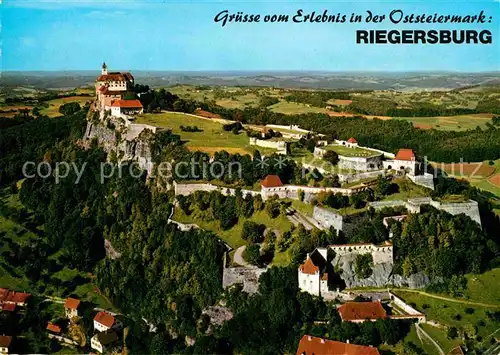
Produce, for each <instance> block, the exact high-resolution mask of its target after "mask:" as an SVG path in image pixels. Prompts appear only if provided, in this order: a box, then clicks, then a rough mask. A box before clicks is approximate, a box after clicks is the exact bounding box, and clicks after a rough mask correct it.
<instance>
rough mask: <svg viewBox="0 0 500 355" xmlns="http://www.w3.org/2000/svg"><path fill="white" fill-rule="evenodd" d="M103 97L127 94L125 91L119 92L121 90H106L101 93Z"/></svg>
mask: <svg viewBox="0 0 500 355" xmlns="http://www.w3.org/2000/svg"><path fill="white" fill-rule="evenodd" d="M101 94H102V95H123V94H125V91H119V90H109V88H105V89H104V90H102V91H101Z"/></svg>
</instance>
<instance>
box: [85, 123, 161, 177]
mask: <svg viewBox="0 0 500 355" xmlns="http://www.w3.org/2000/svg"><path fill="white" fill-rule="evenodd" d="M128 130H129V127H127V126H125V125H123V124H121V123H120V122H119V121H116V120H112V119H105V120H103V121H98V120H89V121H88V122H87V129H86V131H85V136H84V138H83V140H84V141H91V140H92V139H94V138H95V139H97V141H98V143H99V145H100V146H101V147H102V148H103V149H104V151H106V152H107V153H111V152H114V153H115V154H116V156H117V158H118V161H119V162H124V161H135V162H137V163H138V165H139V167H140V168H141V169H144V170H147V171H148V174H150V173H151V171H152V169H153V162H152V153H151V144H150V139H151V137H152V135H153V133H152V132H150V131H149V130H147V129H145V130H143V131H142V132H141V133H140V134H138V135H135V137H134V138H130V136H129V135H127V132H128Z"/></svg>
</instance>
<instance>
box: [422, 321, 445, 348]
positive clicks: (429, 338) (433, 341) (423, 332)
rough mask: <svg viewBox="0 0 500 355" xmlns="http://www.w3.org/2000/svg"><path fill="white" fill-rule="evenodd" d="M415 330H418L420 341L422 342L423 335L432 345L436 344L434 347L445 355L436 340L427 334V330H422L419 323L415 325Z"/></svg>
mask: <svg viewBox="0 0 500 355" xmlns="http://www.w3.org/2000/svg"><path fill="white" fill-rule="evenodd" d="M415 328H416V329H417V335H418V338H419V339H420V341H422V335H423V336H424V337H425V338H427V339H428V340H429V341H430V342H431V343H432V344H434V346H435V347H436V348H437V349H438V351H439V354H440V355H445V354H444V351H443V349H441V347H440V346H439V344H438V343H436V341H435V340H434V339H432V338H431V336H430V335H429V334H427V333H426V332H425V330H423V329H422V328H420V325H419V324H418V323H417V324H415Z"/></svg>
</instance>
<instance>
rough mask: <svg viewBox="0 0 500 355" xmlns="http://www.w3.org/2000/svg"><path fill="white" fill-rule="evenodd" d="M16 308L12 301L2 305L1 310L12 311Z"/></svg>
mask: <svg viewBox="0 0 500 355" xmlns="http://www.w3.org/2000/svg"><path fill="white" fill-rule="evenodd" d="M15 310H16V305H15V304H14V303H6V304H4V305H3V306H2V311H5V312H14V311H15Z"/></svg>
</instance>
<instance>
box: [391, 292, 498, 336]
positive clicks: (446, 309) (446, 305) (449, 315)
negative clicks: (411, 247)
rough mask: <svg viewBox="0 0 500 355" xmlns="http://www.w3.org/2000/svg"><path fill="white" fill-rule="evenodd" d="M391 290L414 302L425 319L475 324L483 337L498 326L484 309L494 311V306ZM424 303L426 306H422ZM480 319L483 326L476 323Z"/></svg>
mask: <svg viewBox="0 0 500 355" xmlns="http://www.w3.org/2000/svg"><path fill="white" fill-rule="evenodd" d="M393 292H394V293H395V294H397V295H398V296H400V297H401V298H402V299H404V300H405V301H406V302H407V303H414V304H415V305H416V308H417V310H419V311H421V312H423V313H425V315H426V316H427V320H433V321H436V322H439V323H441V324H443V325H445V326H454V327H457V328H461V327H463V326H464V325H466V324H472V325H475V326H477V328H478V335H480V336H483V337H484V336H487V335H489V334H491V333H492V332H493V331H495V330H496V329H498V328H499V327H500V324H498V323H494V322H492V321H491V320H489V319H488V318H487V316H486V311H490V312H492V311H495V309H494V308H487V307H479V306H475V305H474V306H471V305H467V304H463V303H457V302H451V301H445V300H441V299H436V298H432V297H428V296H426V295H422V294H419V293H414V292H406V291H403V290H393ZM424 304H425V305H426V307H424V306H423V305H424ZM466 308H472V309H474V313H473V314H467V313H465V309H466ZM496 310H498V309H496ZM457 314H459V315H460V317H461V318H460V320H457V319H456V318H455V317H456V315H457ZM481 320H484V321H485V326H479V325H478V322H479V321H481Z"/></svg>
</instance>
